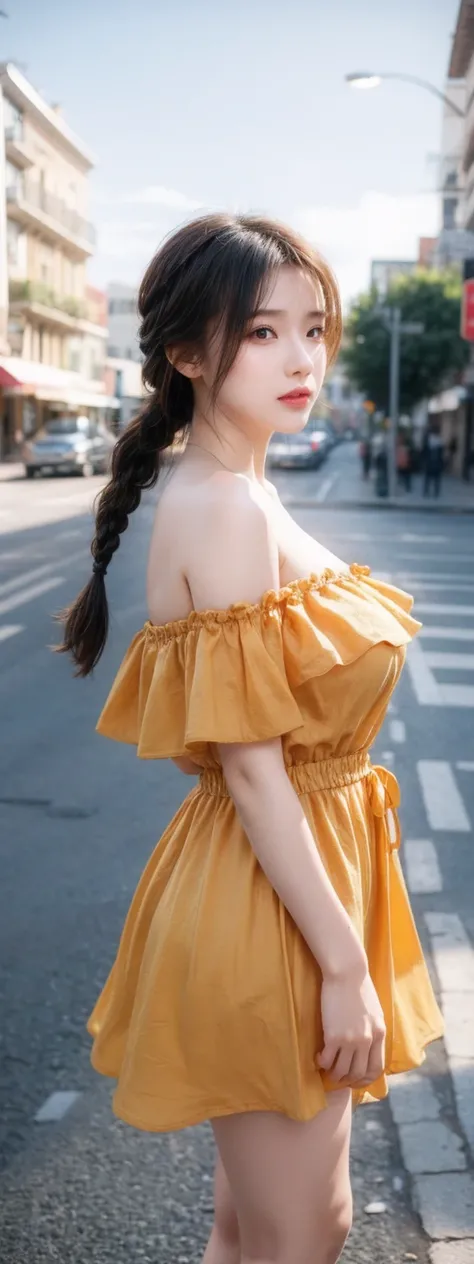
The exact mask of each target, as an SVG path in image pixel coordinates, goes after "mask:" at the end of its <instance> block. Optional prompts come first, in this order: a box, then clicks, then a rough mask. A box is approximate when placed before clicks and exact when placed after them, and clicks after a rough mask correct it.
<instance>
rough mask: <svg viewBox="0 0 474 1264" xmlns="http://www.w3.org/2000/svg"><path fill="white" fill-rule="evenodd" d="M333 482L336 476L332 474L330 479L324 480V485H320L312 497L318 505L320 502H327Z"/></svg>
mask: <svg viewBox="0 0 474 1264" xmlns="http://www.w3.org/2000/svg"><path fill="white" fill-rule="evenodd" d="M335 482H336V476H335V475H334V474H333V475H332V477H331V478H325V479H324V483H321V487H320V488H319V490H318V491H317V492H316V495H315V497H314V499H315V501H318V503H319V504H320V503H321V501H323V500H327V498H328V495H329V492H330V491H331V488H332V487H334V483H335Z"/></svg>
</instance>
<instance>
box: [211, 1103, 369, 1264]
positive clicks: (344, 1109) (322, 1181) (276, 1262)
mask: <svg viewBox="0 0 474 1264" xmlns="http://www.w3.org/2000/svg"><path fill="white" fill-rule="evenodd" d="M327 1100H328V1105H327V1107H326V1109H325V1110H323V1111H321V1112H320V1114H318V1115H317V1116H316V1117H315V1118H314V1119H311V1120H309V1121H308V1122H307V1123H298V1122H297V1121H296V1120H293V1119H289V1118H287V1116H285V1115H281V1114H276V1113H274V1112H273V1111H252V1112H248V1113H245V1114H241V1115H230V1116H228V1117H227V1118H222V1119H213V1120H212V1121H211V1122H212V1126H213V1128H214V1134H215V1137H216V1141H217V1145H218V1148H219V1152H220V1155H221V1158H222V1161H223V1164H224V1167H225V1170H226V1173H227V1176H228V1179H229V1183H230V1187H231V1190H232V1196H233V1200H234V1204H235V1210H236V1213H237V1216H238V1223H239V1227H240V1247H241V1252H242V1254H241V1264H336V1261H337V1260H338V1259H339V1257H340V1255H341V1251H342V1250H343V1247H344V1243H345V1241H346V1238H347V1235H348V1233H349V1229H350V1224H351V1215H352V1198H351V1188H350V1179H349V1143H350V1133H351V1119H352V1101H351V1092H350V1089H338V1090H336V1091H334V1092H330V1093H328V1097H327ZM221 1258H222V1261H223V1262H224V1261H226V1260H227V1256H222V1257H221ZM206 1264H208V1261H207V1260H206ZM209 1264H214V1259H213V1257H209ZM216 1264H218V1257H217V1256H216ZM219 1264H220V1260H219Z"/></svg>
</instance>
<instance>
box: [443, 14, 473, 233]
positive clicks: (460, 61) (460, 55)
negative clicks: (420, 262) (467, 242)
mask: <svg viewBox="0 0 474 1264" xmlns="http://www.w3.org/2000/svg"><path fill="white" fill-rule="evenodd" d="M448 73H449V77H450V80H453V79H454V80H457V79H465V82H466V88H465V118H464V120H462V123H463V136H462V140H461V163H462V172H463V183H464V196H463V226H464V228H467V229H468V230H469V231H474V0H461V3H460V6H459V12H458V18H457V23H456V29H455V32H454V37H453V44H452V49H451V58H450V62H449V72H448Z"/></svg>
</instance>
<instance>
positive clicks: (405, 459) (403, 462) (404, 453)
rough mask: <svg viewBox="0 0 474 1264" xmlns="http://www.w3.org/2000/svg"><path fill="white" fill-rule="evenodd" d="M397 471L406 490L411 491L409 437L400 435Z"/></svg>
mask: <svg viewBox="0 0 474 1264" xmlns="http://www.w3.org/2000/svg"><path fill="white" fill-rule="evenodd" d="M397 471H398V477H399V480H400V482H401V483H402V484H403V486H404V488H405V491H406V492H410V491H411V451H410V445H409V441H408V438H407V437H406V436H405V435H400V436H399V438H398V442H397Z"/></svg>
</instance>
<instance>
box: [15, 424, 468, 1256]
mask: <svg viewBox="0 0 474 1264" xmlns="http://www.w3.org/2000/svg"><path fill="white" fill-rule="evenodd" d="M351 446H352V445H347V451H346V450H345V451H344V453H343V460H344V463H345V462H346V461H347V463H348V467H349V464H350V460H351V458H352V460H353V461H354V457H355V453H354V450H352V453H351V452H350V448H351ZM334 455H337V454H334ZM341 464H342V463H341ZM331 468H332V471H333V474H335V473H337V472H339V473H340V475H341V480H342V475H343V470H342V468H341V466H337V465H336V464H334V465H333V466H332V467H331V464H330V463H329V462H328V464H327V466H325V467H323V469H322V470H321V471H319V472H318V473H317V475H315V474H314V473H312V474H311V475H310V474H300V473H299V472H298V473H289V472H288V473H285V474H283V473H282V474H281V475H280V474H278V476H277V477H275V476H273V475H270V476H271V477H272V478H273V481H275V482H277V481H278V484H279V486H280V487H281V494H282V496H283V497H284V498H285V500H286V501H287V503H288V501H289V499H290V498H291V495H293V497H294V498H295V499H296V498H297V495H296V494H295V493H297V494H300V488H301V485H302V482H303V483H304V485H305V487H307V488H308V490H309V491H311V490H312V491H313V493H314V495H313V499H312V501H311V507H310V508H309V509H307V508H303V509H302V510H300V511H296V512H295V517H296V518H297V520H298V521H299V522H300V523H301V525H302V526H303V527H304V528H305V529H306V530H308V531H311V532H312V533H313V534H314V535H315V536H316V537H317V538H319V539H320V540H321V541H322V542H323V543H325V544H327V545H328V547H330V548H331V549H332V550H333V551H334V552H335V553H336V554H337V555H338V556H340V557H342V558H344V559H345V560H347V561H359V562H366V563H368V564H369V565H371V566H372V567H373V569H374V573H376V574H379V575H381V576H386V577H387V578H390V579H392V580H393V582H394V583H399V584H400V586H401V587H405V588H406V589H408V591H413V592H414V593H415V594H416V603H417V604H416V607H415V613H417V614H419V617H420V619H422V620H423V624H424V627H423V630H422V633H421V635H420V637H419V638H417V640H416V641H415V642H414V643H413V645H412V646H411V647H410V648H409V651H408V656H407V667H406V670H405V672H404V673H403V676H402V680H401V682H400V685H399V688H398V689H397V692H396V695H395V697H394V700H393V703H392V705H391V710H390V712H389V715H388V717H387V721H386V724H385V725H384V729H383V731H382V733H381V735H380V738H379V740H378V742H377V745H376V749H375V751H374V758H376V759H377V760H378V761H379V762H381V763H385V764H386V765H388V766H390V767H392V768H393V769H394V771H395V772H396V775H397V776H398V778H399V780H400V783H401V787H402V809H401V823H402V832H403V837H404V846H403V864H404V868H405V873H406V877H407V882H408V885H409V887H410V891H411V894H412V901H413V906H414V910H415V914H416V918H417V924H418V928H419V931H420V935H421V937H422V940H423V944H424V948H425V952H426V954H427V959H428V961H429V964H430V969H431V971H432V975H433V980H434V984H435V987H436V991H437V994H438V996H439V998H440V1002H441V1004H442V1006H443V1008H444V1011H445V1016H446V1019H447V1021H448V1033H447V1038H446V1041H445V1042H438V1043H437V1044H436V1045H435V1046H433V1047H432V1048H431V1049H430V1050H429V1054H428V1058H427V1061H426V1063H425V1065H424V1066H423V1067H422V1068H421V1070H420V1071H419V1072H417V1073H416V1074H414V1075H413V1074H412V1075H410V1076H407V1077H406V1079H405V1077H400V1078H397V1079H396V1080H394V1081H393V1084H392V1087H391V1093H390V1096H389V1099H388V1100H387V1102H385V1103H383V1104H382V1105H381V1106H374V1107H370V1108H366V1107H364V1108H361V1110H360V1111H358V1112H357V1113H356V1116H355V1120H354V1141H353V1147H352V1173H353V1181H354V1189H355V1202H356V1216H355V1226H354V1230H353V1233H352V1234H351V1237H350V1240H349V1243H348V1246H347V1247H346V1250H345V1252H344V1260H347V1261H348V1264H367V1260H369V1259H370V1260H371V1261H373V1262H374V1264H386V1261H388V1262H393V1264H400V1261H404V1260H410V1259H411V1260H413V1259H415V1260H418V1261H420V1262H422V1264H472V1261H473V1249H474V1224H473V1216H474V1199H473V1185H472V1180H473V1146H474V1135H473V1117H472V1101H473V1100H474V1099H473V1095H472V1091H471V1083H472V1079H471V1074H472V1068H473V1063H474V1041H473V1040H472V1032H471V1031H470V1027H469V1022H468V1021H467V1020H468V1019H469V1015H470V1013H471V1008H472V1006H471V1001H472V996H473V994H474V992H473V977H474V976H473V959H474V953H473V948H472V945H473V942H474V909H473V902H472V890H473V885H474V853H473V849H472V823H473V821H474V739H473V725H472V709H473V706H474V698H473V693H472V685H473V683H474V682H473V670H474V661H473V655H472V653H471V646H472V641H473V639H474V633H473V631H472V611H473V607H474V545H473V541H472V538H471V533H470V530H469V522H468V520H466V519H465V518H463V516H462V515H460V516H459V517H455V516H449V517H446V518H443V519H434V518H433V516H432V515H431V514H428V513H427V514H426V515H425V516H422V515H417V516H416V517H415V516H413V518H412V519H410V516H409V515H408V514H407V512H405V513H400V512H397V511H395V510H394V511H393V513H392V514H390V515H389V516H387V515H385V514H383V513H382V512H380V513H378V514H377V513H374V512H373V511H372V512H370V513H369V512H362V511H359V510H357V509H356V507H354V510H353V514H352V515H351V516H350V517H349V516H347V515H343V516H342V517H341V515H340V513H339V507H338V506H334V505H332V507H329V506H328V505H326V507H325V512H324V514H320V513H319V508H320V505H319V504H318V501H317V500H315V496H317V495H318V493H319V492H320V490H321V487H322V486H323V480H324V479H326V478H328V477H329V474H330V470H331ZM353 474H354V475H355V470H354V469H353ZM344 477H345V478H349V477H350V471H349V468H347V469H346V470H345V472H344ZM310 480H312V482H310ZM98 482H100V480H86V481H84V484H82V482H81V483H80V482H79V480H44V482H42V483H40V482H35V483H33V484H29V485H28V489H27V490H28V496H29V499H28V501H26V499H25V498H24V496H23V490H24V488H25V485H24V484H20V483H17V484H14V483H11V484H10V487H9V494H11V500H10V501H9V510H8V512H9V517H8V518H4V519H3V520H2V519H0V531H1V532H2V540H1V546H2V547H1V550H0V552H1V562H0V565H1V570H0V713H1V715H2V722H3V723H2V739H1V745H0V763H1V777H0V781H1V787H2V788H1V790H0V838H1V840H2V841H1V844H0V846H1V854H2V884H1V888H0V991H1V994H2V1001H3V1014H4V1017H3V1019H2V1027H1V1030H0V1042H1V1050H2V1052H1V1058H0V1062H1V1068H2V1069H1V1076H0V1096H1V1098H2V1107H3V1108H2V1109H1V1110H0V1120H1V1122H0V1151H1V1155H0V1164H1V1171H0V1242H1V1243H2V1251H3V1253H4V1255H5V1264H20V1262H21V1264H42V1262H43V1261H45V1262H46V1260H48V1261H49V1260H51V1259H59V1260H60V1261H61V1264H62V1262H63V1261H64V1260H68V1261H69V1260H70V1261H71V1264H86V1261H87V1264H91V1262H92V1264H93V1262H94V1261H97V1264H99V1261H100V1264H106V1262H107V1261H108V1260H110V1261H112V1260H113V1261H114V1264H132V1262H134V1261H135V1260H137V1261H138V1260H140V1261H145V1262H146V1261H149V1264H152V1262H153V1264H179V1262H180V1261H181V1264H185V1262H186V1261H189V1264H198V1261H199V1260H200V1257H201V1253H202V1248H203V1245H204V1242H205V1238H206V1234H207V1232H208V1229H209V1225H210V1218H211V1214H212V1212H211V1191H210V1176H211V1171H212V1160H213V1152H212V1144H211V1135H210V1130H209V1128H208V1126H207V1125H204V1126H202V1127H201V1128H197V1129H189V1130H185V1131H184V1132H182V1133H176V1134H170V1135H168V1136H165V1137H156V1136H150V1135H148V1134H143V1133H139V1132H138V1131H137V1130H135V1129H130V1128H127V1126H126V1125H124V1124H121V1123H120V1122H119V1121H118V1120H116V1119H115V1117H114V1116H113V1115H112V1114H111V1109H110V1096H111V1088H112V1085H111V1084H110V1083H109V1082H108V1081H104V1080H102V1079H101V1078H99V1077H98V1076H97V1075H96V1074H95V1072H93V1070H92V1068H91V1067H90V1062H89V1050H90V1040H89V1037H88V1036H87V1033H86V1032H85V1019H86V1017H87V1014H88V1013H89V1012H90V1008H91V1005H92V1003H93V1002H94V1000H95V997H96V995H97V993H98V990H99V988H100V987H101V985H102V983H103V981H104V978H105V976H106V973H107V971H108V968H109V965H110V964H111V961H112V959H113V955H114V951H115V946H116V943H117V941H118V937H119V934H120V930H121V927H122V924H123V918H124V916H125V912H126V909H127V907H128V905H129V902H130V898H131V895H132V893H133V891H134V889H135V886H136V883H137V881H138V878H139V876H140V873H141V871H142V869H143V867H144V865H145V863H146V861H147V859H148V856H149V855H150V852H151V850H152V848H153V846H154V844H155V841H156V839H157V838H158V837H159V835H160V834H161V832H162V830H163V828H164V826H165V825H166V823H167V821H168V820H169V819H170V817H171V815H172V813H173V812H174V811H175V809H176V807H177V806H178V804H179V803H180V801H181V799H182V798H183V797H184V794H185V793H187V791H188V789H189V788H190V785H191V784H192V782H191V780H190V779H186V780H185V779H184V778H183V777H182V775H181V774H180V773H179V772H178V771H177V769H175V768H174V767H173V765H171V764H170V763H167V762H165V763H160V762H157V763H155V762H153V761H150V762H140V761H137V760H136V757H135V751H134V750H133V748H129V747H123V746H120V745H116V744H114V743H108V742H105V741H104V739H100V738H99V737H98V735H97V734H95V732H94V725H95V720H96V718H97V715H98V712H99V710H100V706H101V704H102V701H103V699H104V697H105V694H106V691H107V689H108V687H109V684H110V681H111V679H112V677H113V675H114V672H115V670H116V668H117V665H118V662H119V661H120V657H121V655H122V653H123V651H124V649H125V647H126V645H127V644H128V643H129V641H130V639H131V637H132V635H133V633H134V632H135V631H136V629H137V628H138V627H140V626H141V623H142V622H143V620H144V618H145V617H146V611H145V605H144V591H145V586H144V568H145V561H146V545H147V540H148V535H149V530H150V526H151V521H152V515H153V503H152V498H147V499H146V501H145V504H144V506H143V509H141V510H140V511H138V513H137V514H136V515H134V516H133V518H132V521H131V526H130V528H129V530H128V531H127V533H126V535H125V536H124V538H123V541H122V543H121V546H120V549H119V552H118V554H117V556H116V558H115V559H114V565H113V567H111V570H110V575H109V576H108V579H107V584H108V592H109V597H110V602H111V608H112V623H111V637H110V642H109V644H108V647H107V651H106V654H105V656H104V658H103V660H102V661H101V663H100V664H99V667H98V669H97V672H96V673H95V675H94V677H93V679H91V680H88V681H86V682H80V681H77V680H74V679H73V677H72V670H71V667H70V665H69V663H67V662H66V661H65V660H64V659H63V658H62V657H59V658H58V657H55V656H53V655H52V654H51V652H50V651H49V650H48V648H47V647H48V645H49V644H50V643H51V642H52V641H54V640H55V639H56V632H55V629H54V627H53V625H52V623H51V612H52V611H53V610H54V609H56V608H58V607H59V606H62V605H64V604H65V603H66V602H67V601H68V600H69V599H70V597H72V596H73V595H74V594H75V593H76V592H77V591H78V589H79V587H80V586H81V584H82V583H83V582H84V579H85V578H86V577H87V576H88V575H89V573H90V553H89V544H90V533H91V519H90V505H91V502H92V498H93V495H94V494H95V492H96V490H97V484H98ZM79 492H80V493H81V496H82V495H84V496H85V498H86V499H85V502H84V504H79V502H71V504H70V505H68V503H67V496H68V495H69V494H71V496H72V495H77V494H78V493H79ZM308 498H309V499H310V497H309V496H308ZM323 505H325V502H323ZM74 507H75V508H74ZM331 509H332V512H331ZM68 510H71V512H68ZM25 515H26V518H27V522H26V523H25V522H24V516H25ZM66 518H67V521H66ZM28 524H29V525H28ZM60 1094H62V1095H63V1096H59V1095H60ZM46 1106H47V1107H48V1110H49V1112H50V1116H51V1115H52V1116H53V1118H50V1122H40V1119H41V1118H43V1117H44V1108H45V1107H46ZM2 1251H0V1257H1V1258H2V1264H3V1257H2Z"/></svg>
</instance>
